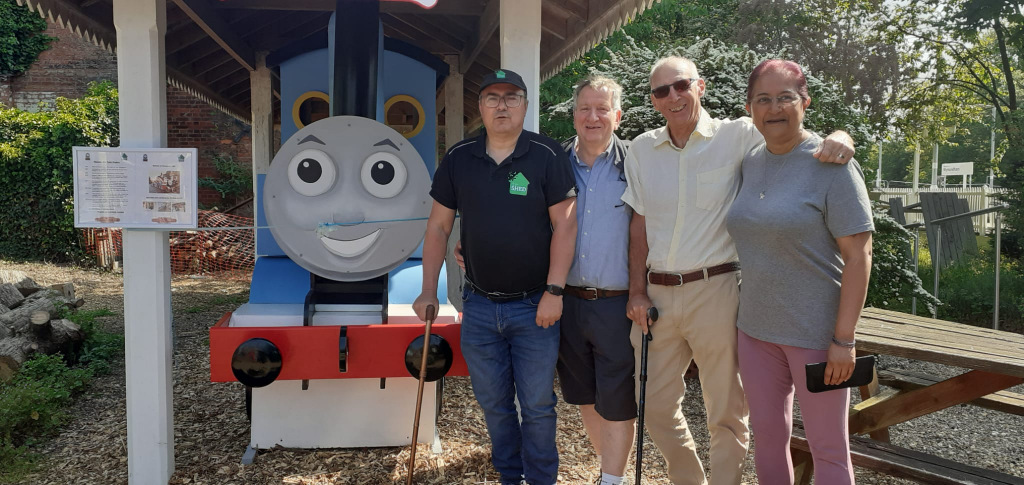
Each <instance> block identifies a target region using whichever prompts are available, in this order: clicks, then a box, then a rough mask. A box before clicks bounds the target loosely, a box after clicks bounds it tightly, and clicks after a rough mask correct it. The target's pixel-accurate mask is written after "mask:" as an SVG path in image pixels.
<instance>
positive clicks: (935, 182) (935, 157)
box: [932, 142, 939, 189]
mask: <svg viewBox="0 0 1024 485" xmlns="http://www.w3.org/2000/svg"><path fill="white" fill-rule="evenodd" d="M937 188H939V144H938V142H936V143H934V144H933V145H932V189H937Z"/></svg>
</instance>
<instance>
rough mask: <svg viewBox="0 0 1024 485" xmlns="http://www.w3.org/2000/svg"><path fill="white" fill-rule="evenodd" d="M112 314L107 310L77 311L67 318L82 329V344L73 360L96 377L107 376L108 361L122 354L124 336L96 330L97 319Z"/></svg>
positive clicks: (108, 370)
mask: <svg viewBox="0 0 1024 485" xmlns="http://www.w3.org/2000/svg"><path fill="white" fill-rule="evenodd" d="M114 314H115V313H114V312H112V311H110V310H109V309H106V308H100V309H98V310H85V311H79V312H75V313H72V314H70V315H68V316H67V318H68V319H69V320H71V321H72V322H75V323H76V324H78V326H79V327H81V329H82V336H83V344H82V349H81V351H80V352H79V354H78V356H77V359H75V360H76V362H77V365H79V366H85V367H88V368H89V369H91V370H92V372H93V373H94V374H96V375H105V374H108V373H109V372H110V361H111V360H114V359H115V358H117V357H121V356H122V355H123V354H124V335H122V334H120V333H113V332H105V331H103V330H101V329H100V328H98V326H97V323H96V319H97V318H99V317H107V316H111V315H114Z"/></svg>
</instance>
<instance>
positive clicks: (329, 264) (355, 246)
mask: <svg viewBox="0 0 1024 485" xmlns="http://www.w3.org/2000/svg"><path fill="white" fill-rule="evenodd" d="M429 189H430V176H429V175H428V174H427V167H426V165H425V164H424V163H423V159H422V158H421V157H420V155H419V153H418V152H417V151H416V149H415V148H414V147H413V146H412V144H411V143H409V141H408V140H406V139H405V137H403V136H402V135H401V134H399V133H398V132H397V131H395V130H393V129H392V128H390V127H388V126H386V125H384V124H382V123H378V122H376V121H374V120H371V119H368V118H361V117H357V116H334V117H329V118H325V119H322V120H320V121H317V122H315V123H312V124H310V125H308V126H306V127H304V128H302V129H301V130H299V131H298V132H297V133H296V134H295V135H294V136H292V137H291V138H290V139H289V140H288V141H286V142H285V143H284V145H282V146H281V150H280V151H278V153H277V155H276V156H275V157H274V161H273V163H271V165H270V173H268V174H267V180H266V183H265V185H264V189H263V207H264V210H265V211H266V216H267V221H268V223H269V224H270V229H271V232H272V233H273V235H274V239H275V240H276V241H277V243H278V245H279V246H280V247H281V249H283V250H284V252H285V254H287V255H288V257H290V258H291V259H292V260H293V261H295V262H296V263H298V264H299V265H300V266H302V267H303V268H305V269H306V270H308V271H310V272H312V273H315V274H317V275H320V276H323V277H325V278H330V279H333V280H337V281H362V280H366V279H370V278H373V277H376V276H380V275H382V274H385V273H387V272H389V271H391V270H393V269H395V268H396V267H398V266H399V265H400V264H401V263H402V262H404V261H405V260H406V259H408V258H409V256H410V255H412V253H413V251H414V250H415V249H416V247H417V246H419V244H420V242H421V241H422V240H423V233H424V230H425V229H426V217H427V216H428V215H429V212H430V196H429V194H428V191H429Z"/></svg>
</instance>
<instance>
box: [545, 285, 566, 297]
mask: <svg viewBox="0 0 1024 485" xmlns="http://www.w3.org/2000/svg"><path fill="white" fill-rule="evenodd" d="M564 290H565V288H562V287H561V286H558V285H548V286H547V287H546V288H544V291H546V292H548V293H551V294H552V295H555V296H562V291H564Z"/></svg>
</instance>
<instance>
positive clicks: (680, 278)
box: [665, 273, 683, 286]
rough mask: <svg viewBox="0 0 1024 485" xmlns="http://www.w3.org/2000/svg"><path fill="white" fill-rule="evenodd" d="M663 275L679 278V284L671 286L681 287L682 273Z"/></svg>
mask: <svg viewBox="0 0 1024 485" xmlns="http://www.w3.org/2000/svg"><path fill="white" fill-rule="evenodd" d="M665 274H668V275H675V277H676V278H679V283H676V284H674V285H672V286H683V274H682V273H665Z"/></svg>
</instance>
